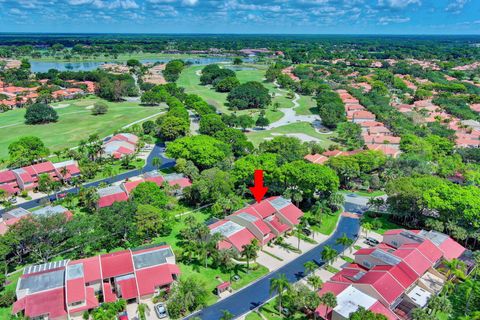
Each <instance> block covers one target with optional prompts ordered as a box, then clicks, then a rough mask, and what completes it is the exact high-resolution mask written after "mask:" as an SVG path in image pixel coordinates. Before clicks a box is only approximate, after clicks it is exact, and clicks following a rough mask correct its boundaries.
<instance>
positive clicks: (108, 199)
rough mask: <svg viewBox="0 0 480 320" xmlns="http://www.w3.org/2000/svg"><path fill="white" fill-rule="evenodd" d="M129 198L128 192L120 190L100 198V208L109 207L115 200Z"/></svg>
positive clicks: (120, 200) (119, 200)
mask: <svg viewBox="0 0 480 320" xmlns="http://www.w3.org/2000/svg"><path fill="white" fill-rule="evenodd" d="M127 200H128V196H127V194H126V193H125V192H119V193H116V194H111V195H108V196H104V197H101V198H100V199H98V207H99V208H104V207H109V206H111V205H112V204H113V203H114V202H122V201H127Z"/></svg>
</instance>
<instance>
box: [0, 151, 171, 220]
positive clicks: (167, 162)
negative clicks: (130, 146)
mask: <svg viewBox="0 0 480 320" xmlns="http://www.w3.org/2000/svg"><path fill="white" fill-rule="evenodd" d="M164 148H165V145H164V144H163V143H162V144H156V145H155V146H154V147H153V150H152V152H150V154H149V155H148V157H147V161H146V163H145V166H144V167H143V168H142V169H136V170H131V171H127V172H124V173H121V174H118V175H116V176H114V177H110V178H105V179H102V180H97V181H93V182H88V183H85V184H83V186H84V187H98V186H99V185H100V183H102V182H104V183H107V184H111V183H114V182H119V181H123V180H125V179H129V178H133V177H135V176H138V175H141V174H142V173H145V172H149V171H154V170H156V167H155V166H154V165H153V163H152V162H153V159H154V158H156V157H158V158H161V159H162V166H161V168H162V169H164V168H171V167H173V166H174V165H175V160H174V159H170V158H166V157H165V156H164V155H163V150H164ZM79 190H80V188H76V187H75V188H70V189H67V190H62V191H59V192H57V193H56V194H60V193H78V191H79ZM56 194H53V195H50V196H45V197H43V198H39V199H35V200H31V201H27V202H24V203H20V204H18V205H16V206H14V207H21V208H24V209H32V208H35V207H38V206H39V205H40V203H41V202H42V200H45V199H49V198H50V199H52V198H53V199H55V196H56ZM10 209H11V208H9V209H8V210H10ZM8 210H7V209H1V210H0V214H3V213H4V212H6V211H8Z"/></svg>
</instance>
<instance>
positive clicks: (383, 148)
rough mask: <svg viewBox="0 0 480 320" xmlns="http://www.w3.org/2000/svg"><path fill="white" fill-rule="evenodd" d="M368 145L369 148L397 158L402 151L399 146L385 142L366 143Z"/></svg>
mask: <svg viewBox="0 0 480 320" xmlns="http://www.w3.org/2000/svg"><path fill="white" fill-rule="evenodd" d="M366 146H367V148H368V150H375V151H380V152H382V153H383V154H385V155H386V156H390V157H393V158H396V157H398V156H399V155H400V154H401V151H400V150H398V148H392V147H390V146H389V145H385V144H378V143H368V144H366Z"/></svg>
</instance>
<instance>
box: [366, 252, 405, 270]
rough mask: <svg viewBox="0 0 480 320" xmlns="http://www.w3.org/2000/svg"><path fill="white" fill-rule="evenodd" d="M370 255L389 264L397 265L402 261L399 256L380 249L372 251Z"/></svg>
mask: <svg viewBox="0 0 480 320" xmlns="http://www.w3.org/2000/svg"><path fill="white" fill-rule="evenodd" d="M371 255H372V257H375V258H377V259H379V260H381V261H383V262H384V263H386V264H388V265H391V266H394V265H397V264H399V263H400V262H401V261H402V260H401V259H400V258H398V257H396V256H394V255H392V254H390V253H388V252H385V251H383V250H380V249H377V250H375V251H373V252H372V253H371Z"/></svg>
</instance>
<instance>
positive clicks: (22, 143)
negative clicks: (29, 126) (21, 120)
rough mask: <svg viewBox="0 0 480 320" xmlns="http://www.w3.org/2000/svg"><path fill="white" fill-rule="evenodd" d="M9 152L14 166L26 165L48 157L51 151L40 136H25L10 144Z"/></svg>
mask: <svg viewBox="0 0 480 320" xmlns="http://www.w3.org/2000/svg"><path fill="white" fill-rule="evenodd" d="M8 154H9V156H10V164H11V165H12V166H24V165H29V164H31V163H32V162H34V161H35V160H40V159H42V158H45V157H47V156H48V155H49V154H50V151H49V150H48V148H47V147H46V146H45V144H44V143H43V141H42V140H40V138H37V137H34V136H25V137H21V138H20V139H18V140H17V141H14V142H12V143H11V144H10V145H9V146H8Z"/></svg>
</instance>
